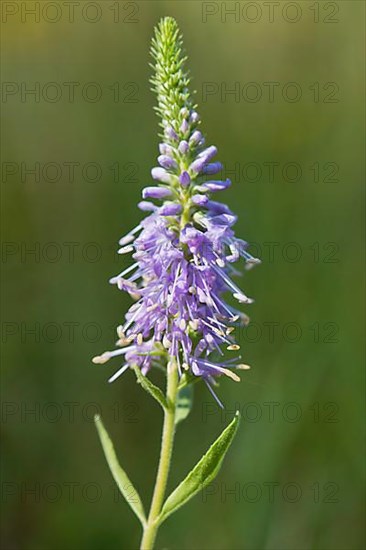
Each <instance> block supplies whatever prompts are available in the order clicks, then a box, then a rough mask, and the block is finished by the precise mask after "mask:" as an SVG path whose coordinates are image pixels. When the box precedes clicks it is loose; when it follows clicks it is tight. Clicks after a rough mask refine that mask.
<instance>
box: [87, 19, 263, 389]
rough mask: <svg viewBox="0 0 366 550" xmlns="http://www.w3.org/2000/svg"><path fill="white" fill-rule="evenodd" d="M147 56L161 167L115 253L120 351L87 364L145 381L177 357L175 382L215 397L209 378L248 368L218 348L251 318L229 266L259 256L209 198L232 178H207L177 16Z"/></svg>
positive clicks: (210, 162) (207, 152)
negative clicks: (126, 263) (124, 257)
mask: <svg viewBox="0 0 366 550" xmlns="http://www.w3.org/2000/svg"><path fill="white" fill-rule="evenodd" d="M152 56H153V58H154V60H155V64H154V69H155V74H154V76H153V78H152V80H151V82H152V84H153V89H154V91H155V92H156V94H157V98H158V104H157V107H156V110H157V113H158V115H159V116H160V118H161V123H160V124H161V127H162V143H160V145H159V151H160V155H159V156H158V164H159V166H158V167H155V168H153V169H152V171H151V175H152V178H153V180H154V184H153V185H151V186H148V187H145V189H144V190H143V192H142V198H143V200H142V202H140V203H139V208H140V209H141V210H142V211H144V212H147V213H148V214H147V217H145V219H144V220H143V221H142V222H141V223H140V224H139V225H138V226H137V227H135V228H134V229H133V230H132V231H130V232H129V233H128V234H127V235H126V236H124V237H122V239H121V240H120V241H119V242H120V245H121V247H122V248H121V249H120V250H119V253H120V254H124V253H130V252H131V253H132V258H133V260H134V263H133V264H132V265H131V266H130V267H129V268H127V269H125V270H124V271H122V273H120V274H119V275H117V276H116V277H113V278H112V279H111V281H110V282H111V283H112V284H115V285H117V287H118V288H119V289H120V290H123V291H126V292H128V293H129V294H130V295H131V297H132V298H133V299H134V300H135V303H134V304H133V305H132V306H131V307H130V309H129V311H128V313H127V315H126V321H125V323H124V325H123V326H119V327H118V329H117V333H118V341H117V346H118V348H117V349H116V350H115V351H107V352H105V353H103V354H102V355H101V356H98V357H95V358H94V359H93V362H94V363H104V362H106V361H107V360H108V359H110V358H111V357H115V356H121V357H123V365H122V366H121V368H120V369H119V370H117V372H116V373H115V374H114V375H113V376H112V377H111V378H110V381H111V382H112V381H113V380H115V379H116V378H117V377H118V376H120V375H121V374H122V373H123V372H124V371H125V370H126V369H128V367H130V366H133V365H138V366H139V367H140V369H141V371H142V373H143V374H145V375H146V374H147V373H148V371H149V370H150V368H151V367H153V366H154V365H155V364H159V365H162V364H163V365H164V364H165V365H167V364H168V363H169V361H171V360H174V361H175V362H176V364H177V366H178V371H179V374H180V376H182V375H183V374H184V373H186V375H187V376H188V377H189V376H190V375H192V376H196V377H197V376H198V377H202V379H203V380H204V381H205V382H206V383H207V385H208V387H209V388H210V390H211V391H212V385H213V384H214V381H215V377H217V376H221V375H226V376H229V377H230V378H232V379H234V380H239V378H238V376H237V374H236V373H235V372H234V371H233V370H232V369H238V368H239V369H240V368H244V369H245V368H249V367H247V365H243V364H241V363H240V359H241V358H240V357H238V358H237V359H229V360H225V359H224V351H223V350H224V349H225V348H226V349H227V350H230V351H237V350H238V349H239V345H237V343H236V342H235V339H234V334H233V333H234V332H235V327H236V325H237V323H238V321H239V322H242V323H244V324H245V323H246V322H247V321H248V318H247V316H246V315H244V314H243V313H241V312H240V311H238V310H237V309H236V308H234V307H232V306H231V305H229V304H228V303H226V302H225V300H224V294H225V292H227V291H229V292H231V293H232V295H233V296H234V298H235V299H236V300H237V301H238V302H239V303H240V304H250V303H251V302H252V300H251V299H250V298H248V297H247V296H246V295H245V294H244V292H243V291H242V290H241V289H240V288H239V287H238V286H237V285H236V284H235V283H234V282H233V281H232V279H231V275H232V274H235V273H236V271H235V270H234V268H233V267H232V264H233V263H234V262H236V261H237V260H239V258H240V257H242V258H244V261H245V267H246V268H250V267H252V266H253V265H254V264H256V263H258V262H259V260H257V259H256V258H253V257H252V256H251V255H250V254H249V253H248V252H247V250H246V248H247V244H246V243H245V242H244V241H242V240H240V239H238V238H236V237H235V235H234V231H233V229H232V227H233V225H234V223H235V222H236V216H235V215H234V214H233V213H232V212H231V210H230V209H229V208H228V207H227V206H226V205H225V204H222V203H220V202H216V201H214V200H212V198H211V196H212V195H213V194H216V193H218V192H220V191H223V190H225V189H226V188H227V187H229V186H230V184H231V182H230V180H228V179H225V180H222V179H214V178H213V176H215V175H216V174H218V173H219V172H220V171H221V170H222V165H221V163H220V162H217V161H214V158H215V156H216V154H217V149H216V147H215V146H212V145H211V146H206V144H205V138H204V137H203V135H202V133H201V131H200V129H199V128H200V118H199V115H198V114H197V112H196V106H195V105H194V103H193V100H192V96H191V94H190V92H189V89H188V85H189V78H188V75H187V72H186V71H185V68H184V64H185V61H186V58H185V57H184V56H183V54H182V39H181V36H180V35H179V30H178V27H177V24H176V22H175V21H174V19H171V18H165V19H163V20H162V22H161V23H160V25H159V27H158V28H157V30H156V33H155V38H154V39H153V45H152Z"/></svg>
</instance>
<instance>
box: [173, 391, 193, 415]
mask: <svg viewBox="0 0 366 550" xmlns="http://www.w3.org/2000/svg"><path fill="white" fill-rule="evenodd" d="M192 403H193V386H192V385H189V386H185V387H184V388H182V389H181V390H180V391H179V393H178V398H177V405H176V409H175V424H178V423H179V422H181V421H182V420H185V419H186V418H187V416H188V415H189V413H190V412H191V409H192Z"/></svg>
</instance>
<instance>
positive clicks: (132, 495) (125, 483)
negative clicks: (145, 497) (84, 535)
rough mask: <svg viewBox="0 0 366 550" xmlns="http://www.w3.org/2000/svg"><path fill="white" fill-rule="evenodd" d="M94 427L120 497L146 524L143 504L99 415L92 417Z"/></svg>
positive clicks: (143, 523)
mask: <svg viewBox="0 0 366 550" xmlns="http://www.w3.org/2000/svg"><path fill="white" fill-rule="evenodd" d="M94 421H95V425H96V427H97V430H98V434H99V437H100V441H101V444H102V447H103V451H104V454H105V457H106V459H107V462H108V466H109V469H110V471H111V473H112V476H113V478H114V480H115V482H116V483H117V485H118V488H119V490H120V491H121V493H122V495H123V496H124V497H125V499H126V501H127V502H128V504H129V505H130V506H131V508H132V510H133V511H134V512H135V514H136V516H137V517H138V518H139V520H140V521H141V523H142V525H145V524H146V517H145V511H144V507H143V504H142V502H141V499H140V496H139V494H138V492H137V491H136V489H135V488H134V486H133V485H132V483H131V481H130V479H129V478H128V476H127V474H126V472H125V471H124V470H123V469H122V468H121V466H120V465H119V462H118V458H117V456H116V452H115V450H114V447H113V443H112V441H111V439H110V437H109V435H108V433H107V431H106V429H105V427H104V426H103V423H102V420H101V418H100V416H99V415H95V417H94Z"/></svg>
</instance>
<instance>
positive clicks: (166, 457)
mask: <svg viewBox="0 0 366 550" xmlns="http://www.w3.org/2000/svg"><path fill="white" fill-rule="evenodd" d="M167 376H168V381H167V392H166V396H167V401H168V408H166V409H165V410H164V425H163V435H162V439H161V450H160V459H159V466H158V473H157V476H156V482H155V487H154V493H153V497H152V501H151V508H150V512H149V517H148V519H147V523H146V526H145V527H144V533H143V536H142V540H141V546H140V549H141V550H151V549H152V548H153V546H154V542H155V538H156V535H157V532H158V529H159V524H158V522H157V519H158V517H159V514H160V512H161V508H162V505H163V500H164V496H165V490H166V485H167V481H168V475H169V469H170V462H171V457H172V450H173V443H174V434H175V408H176V398H177V392H178V371H177V366H176V364H175V363H174V362H173V361H172V362H171V363H170V364H169V366H168V373H167Z"/></svg>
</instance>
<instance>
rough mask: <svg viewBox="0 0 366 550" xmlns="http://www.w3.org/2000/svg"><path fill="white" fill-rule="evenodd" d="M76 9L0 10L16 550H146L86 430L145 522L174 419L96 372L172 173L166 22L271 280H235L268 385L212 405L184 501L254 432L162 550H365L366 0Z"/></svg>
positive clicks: (259, 275) (101, 370) (198, 405)
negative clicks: (150, 199) (159, 174)
mask: <svg viewBox="0 0 366 550" xmlns="http://www.w3.org/2000/svg"><path fill="white" fill-rule="evenodd" d="M35 4H38V8H37V6H35ZM290 4H291V5H290ZM233 8H234V9H235V10H238V9H239V11H236V15H230V14H228V13H227V11H228V10H230V9H233ZM31 9H36V10H38V11H36V13H35V15H32V14H31V13H30V12H29V11H27V10H31ZM69 9H70V8H68V7H67V6H66V5H65V3H64V2H52V3H50V2H39V3H35V2H25V3H21V2H3V3H2V10H3V24H2V26H3V34H2V37H3V38H2V41H3V42H2V65H3V69H2V79H3V88H2V112H3V137H4V138H5V139H4V143H3V153H2V170H3V171H2V181H1V191H2V199H3V200H2V208H3V216H2V235H3V245H2V267H3V270H4V277H3V283H4V285H3V300H2V307H3V313H2V366H3V374H2V394H3V395H2V397H3V409H2V440H3V449H4V450H3V464H2V466H3V471H2V493H3V494H2V501H3V504H2V508H3V513H2V520H3V528H2V538H3V540H2V548H4V549H5V550H41V549H42V550H43V549H49V550H57V549H60V550H61V549H63V550H64V549H70V550H77V549H82V550H100V549H108V550H114V549H116V550H117V549H126V550H129V549H133V548H136V547H137V546H138V541H139V537H140V530H139V525H138V523H137V521H136V520H135V518H134V516H133V514H132V512H131V511H130V509H129V508H128V506H127V505H126V504H125V502H123V501H122V499H119V498H118V495H117V492H116V491H115V489H114V485H113V480H112V478H111V476H110V473H109V471H108V468H107V466H106V463H105V460H104V456H103V454H102V450H101V447H100V444H99V441H98V438H97V434H96V431H95V428H94V426H93V423H92V417H93V414H94V413H95V412H97V411H100V412H101V413H102V415H103V418H104V421H105V424H106V426H107V427H108V430H109V431H110V433H111V436H112V438H113V440H114V442H115V445H116V449H117V452H118V455H119V458H120V461H121V463H122V464H123V465H124V467H125V468H126V469H127V471H128V473H129V474H130V476H131V477H132V479H133V480H134V481H135V483H136V485H137V486H138V487H139V489H140V492H141V494H142V498H143V500H144V502H145V503H146V506H147V504H148V502H149V499H150V495H151V489H152V484H153V479H154V475H155V468H156V463H157V458H158V449H159V441H160V429H161V420H162V419H161V413H160V410H159V409H158V407H157V406H156V405H155V403H154V402H152V401H150V400H149V398H148V397H147V396H146V395H145V394H144V393H143V392H142V391H141V390H140V388H139V387H138V386H137V385H136V383H135V380H134V376H133V375H132V373H127V374H126V375H125V376H124V377H123V378H122V379H119V380H118V381H117V382H116V383H114V384H112V385H109V384H108V383H107V378H108V377H109V376H110V375H111V374H112V373H113V372H114V369H116V368H117V367H118V365H119V363H118V362H117V363H114V364H113V362H110V363H108V364H106V365H104V366H96V365H92V364H91V362H90V358H91V357H92V356H94V355H96V354H99V353H100V352H102V351H104V350H105V349H109V348H111V347H112V346H113V342H114V339H115V335H114V330H115V327H116V326H117V324H119V322H120V321H121V319H122V318H123V314H124V312H125V310H126V308H127V307H128V305H129V299H128V297H124V296H123V295H122V294H121V293H118V292H117V291H116V289H115V288H114V287H110V286H109V285H108V278H109V277H110V276H112V275H114V274H116V273H118V272H119V271H121V270H122V268H123V267H125V266H127V265H128V259H127V258H121V257H119V256H117V254H116V250H117V240H118V238H119V237H120V236H121V235H123V234H125V233H126V232H127V231H128V230H129V229H130V228H131V227H134V226H135V225H136V224H137V223H138V221H139V219H140V217H141V213H140V212H139V211H138V209H137V207H136V203H137V202H138V200H139V198H140V194H141V189H142V187H143V186H145V185H146V184H147V183H148V182H149V181H150V169H151V167H152V166H154V165H155V162H156V161H155V158H156V154H157V144H158V137H157V119H156V117H155V115H154V113H153V105H154V98H153V96H152V94H151V92H150V91H149V84H148V79H149V75H150V69H149V66H148V63H149V55H148V50H149V41H150V37H151V34H152V30H153V26H154V25H155V24H156V23H157V21H158V20H159V18H160V17H161V16H163V15H172V16H175V17H176V18H177V20H178V22H179V24H180V27H181V30H182V32H183V33H184V37H185V46H186V50H187V53H188V54H189V58H190V69H191V73H192V77H193V86H194V87H195V88H196V89H197V102H198V104H199V111H200V113H201V115H202V119H203V129H204V132H205V133H206V135H207V136H208V142H209V143H215V144H217V146H218V147H219V153H220V160H222V161H223V162H224V164H225V169H226V170H227V171H228V172H229V171H230V170H231V171H233V173H232V174H231V177H232V179H233V186H232V188H231V189H230V190H228V191H227V193H226V195H225V197H222V199H224V200H225V201H226V202H227V203H228V204H229V205H230V206H231V207H232V208H233V209H234V210H235V211H236V212H237V213H238V215H239V221H238V223H237V233H238V235H240V236H242V237H243V238H245V239H246V240H247V241H249V242H251V243H252V250H253V252H257V253H258V254H259V255H260V257H261V258H262V260H263V263H262V265H261V266H260V267H257V268H256V269H254V270H253V271H250V272H248V273H247V274H246V275H245V276H244V280H243V281H242V283H241V286H242V287H243V288H244V289H245V290H246V292H247V293H248V294H249V295H250V296H254V297H255V299H256V302H255V304H254V305H252V306H251V307H250V311H247V313H249V315H250V316H251V319H252V323H253V324H252V327H251V328H249V329H248V330H247V331H242V332H241V333H240V335H239V339H240V343H241V345H242V353H243V358H244V360H245V362H247V363H249V364H250V365H252V369H251V371H249V372H245V373H244V374H243V376H242V378H243V381H242V383H241V384H235V383H233V382H231V381H230V380H225V381H224V382H223V383H222V384H221V387H220V389H219V394H220V397H221V398H222V400H223V401H224V403H225V405H226V411H225V412H224V413H222V412H220V411H219V409H218V408H217V407H216V406H215V404H214V403H213V401H212V399H211V397H210V395H209V393H208V392H207V390H206V389H205V387H197V388H196V393H195V404H194V409H193V412H192V413H191V416H190V417H189V419H188V420H187V421H186V422H185V423H184V424H182V425H181V426H180V428H179V432H178V436H177V443H176V448H175V453H174V464H173V472H172V475H171V479H170V488H173V487H174V486H175V485H176V484H177V483H178V482H179V481H180V480H181V479H182V477H183V476H184V474H185V473H186V472H187V471H188V470H189V468H190V467H191V466H193V464H194V463H195V462H196V461H197V460H198V458H199V457H200V456H201V455H202V454H203V453H204V452H205V450H206V449H207V447H208V446H209V444H210V443H211V442H212V441H213V440H214V439H215V438H216V437H217V435H218V434H219V433H220V431H221V430H222V429H223V427H224V426H225V425H226V424H227V422H229V420H230V419H231V417H232V415H233V411H234V410H235V409H236V408H240V410H241V411H242V415H243V422H242V424H241V428H240V432H239V434H238V436H237V439H236V441H235V443H234V445H233V448H232V449H231V451H230V453H229V455H228V456H227V458H226V461H225V463H224V467H223V469H222V471H221V473H220V475H219V477H218V478H217V480H216V483H215V484H214V485H212V486H211V487H210V489H209V491H208V492H206V493H205V494H200V495H199V496H197V497H196V498H195V499H194V500H193V501H191V503H190V504H189V505H187V506H186V507H184V508H183V509H181V510H180V511H179V512H178V513H177V514H176V515H175V516H173V517H172V518H170V519H169V520H168V521H167V523H166V524H165V525H164V526H163V528H162V529H161V532H160V535H159V539H158V544H157V547H158V548H171V549H172V550H173V549H188V550H191V549H192V550H193V549H207V550H224V549H225V550H226V549H238V550H239V549H268V550H290V549H291V550H300V549H301V550H305V549H310V548H311V549H319V550H351V549H357V550H359V549H361V548H364V547H365V540H364V535H363V533H364V531H363V517H364V496H363V495H364V493H363V482H364V478H363V465H364V461H363V443H362V436H363V429H362V426H363V415H364V393H363V389H364V381H363V374H362V368H361V366H362V345H361V343H362V337H363V334H364V322H363V314H362V303H363V292H364V291H363V285H362V276H361V269H362V265H363V234H362V222H361V214H362V205H363V191H362V182H363V175H364V174H363V160H364V152H363V139H364V109H363V102H362V95H363V85H364V68H363V63H364V54H363V44H364V3H363V2H360V1H352V0H348V1H337V2H322V1H321V2H315V3H313V2H306V1H298V2H296V3H288V2H280V3H279V5H278V6H277V7H276V6H275V7H274V8H273V9H274V10H275V11H274V12H273V15H270V12H269V7H268V5H267V6H266V3H265V2H255V3H254V2H249V3H248V2H237V3H234V2H226V3H221V2H206V3H205V2H199V1H169V2H168V1H166V2H164V1H154V0H151V1H141V2H140V1H136V2H110V1H108V0H105V1H99V2H94V3H91V2H84V1H81V2H80V3H78V5H75V7H74V10H75V11H74V15H73V16H72V15H71V13H70V11H69ZM271 9H272V8H271ZM271 13H272V12H271ZM269 82H275V83H276V84H274V85H273V93H274V95H273V96H270V95H269V88H270V86H272V85H270V84H268V83H269ZM73 83H74V84H73ZM91 83H92V84H91ZM93 83H94V84H93ZM248 83H252V84H248ZM289 83H295V84H289ZM32 88H33V89H34V90H35V94H31V93H30V94H29V93H26V92H27V90H28V91H29V90H31V89H32ZM233 89H236V91H237V93H238V92H239V96H235V95H233V94H226V93H225V91H229V90H233ZM70 90H74V95H73V94H72V92H71V91H70ZM300 96H301V97H300ZM36 163H38V165H37V164H36ZM73 163H74V164H73ZM271 163H275V164H271ZM293 163H296V164H293ZM271 166H272V168H273V177H272V175H271V172H270V169H271ZM29 169H35V170H36V173H35V174H34V173H33V174H32V173H31V172H27V170H29ZM73 170H74V176H72V172H73ZM227 175H230V174H227ZM32 251H33V252H32ZM156 380H157V382H158V383H160V382H161V380H159V378H157V379H156Z"/></svg>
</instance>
